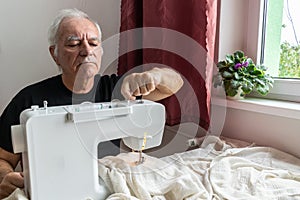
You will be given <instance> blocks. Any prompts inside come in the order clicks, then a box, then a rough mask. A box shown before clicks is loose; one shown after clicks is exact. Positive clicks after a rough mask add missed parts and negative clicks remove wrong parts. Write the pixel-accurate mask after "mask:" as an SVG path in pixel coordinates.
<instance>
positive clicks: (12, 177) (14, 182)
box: [0, 172, 24, 199]
mask: <svg viewBox="0 0 300 200" xmlns="http://www.w3.org/2000/svg"><path fill="white" fill-rule="evenodd" d="M23 187H24V177H23V175H22V174H21V173H20V172H11V173H8V174H6V176H5V177H4V178H3V180H2V182H1V184H0V198H1V199H2V198H4V197H7V196H9V195H10V194H11V193H12V192H13V191H14V190H15V189H16V188H23Z"/></svg>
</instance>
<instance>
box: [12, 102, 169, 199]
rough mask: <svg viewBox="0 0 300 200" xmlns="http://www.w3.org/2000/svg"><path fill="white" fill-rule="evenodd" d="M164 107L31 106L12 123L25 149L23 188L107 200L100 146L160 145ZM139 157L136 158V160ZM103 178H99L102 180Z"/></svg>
mask: <svg viewBox="0 0 300 200" xmlns="http://www.w3.org/2000/svg"><path fill="white" fill-rule="evenodd" d="M164 124H165V108H164V106H163V105H161V104H159V103H155V102H152V101H147V100H139V101H120V102H108V103H85V104H80V105H67V106H56V107H47V102H44V107H40V108H39V107H38V106H32V107H31V108H30V109H27V110H24V111H23V112H22V113H21V115H20V125H16V126H12V141H13V148H14V152H15V153H22V157H23V158H22V159H23V172H24V179H25V192H27V196H28V197H30V199H31V200H41V199H42V200H48V199H49V200H53V199H55V200H60V199H63V200H65V199H72V200H75V199H80V200H92V199H97V200H98V199H105V198H106V197H107V195H109V193H108V191H107V190H106V189H105V185H103V184H101V183H99V178H98V161H97V160H98V159H97V145H98V144H99V143H100V142H103V141H109V140H112V139H117V138H122V139H123V142H124V143H125V144H126V145H127V146H128V147H130V148H131V149H133V150H136V151H140V150H143V149H148V148H151V147H155V146H158V145H160V143H161V140H162V134H163V130H164ZM137 159H138V158H137ZM100 182H101V181H100Z"/></svg>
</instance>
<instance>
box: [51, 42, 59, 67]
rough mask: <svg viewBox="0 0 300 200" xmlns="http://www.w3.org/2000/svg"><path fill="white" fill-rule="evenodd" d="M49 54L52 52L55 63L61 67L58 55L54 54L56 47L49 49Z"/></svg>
mask: <svg viewBox="0 0 300 200" xmlns="http://www.w3.org/2000/svg"><path fill="white" fill-rule="evenodd" d="M49 52H50V54H51V57H52V58H53V60H54V62H55V63H56V65H57V66H59V62H58V60H57V55H55V53H54V52H55V45H53V46H50V47H49Z"/></svg>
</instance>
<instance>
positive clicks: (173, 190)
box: [99, 136, 300, 200]
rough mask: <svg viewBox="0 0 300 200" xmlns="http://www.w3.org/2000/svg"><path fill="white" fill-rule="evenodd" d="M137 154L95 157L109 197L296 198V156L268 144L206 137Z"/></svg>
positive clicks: (299, 164)
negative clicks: (188, 147) (185, 148)
mask: <svg viewBox="0 0 300 200" xmlns="http://www.w3.org/2000/svg"><path fill="white" fill-rule="evenodd" d="M137 159H138V155H137V154H135V153H129V154H120V155H119V156H117V157H106V158H104V159H102V160H100V161H99V163H100V165H99V174H100V176H101V177H102V178H104V181H105V182H106V183H107V184H108V186H109V188H110V189H111V192H112V193H115V194H113V195H111V196H110V197H109V198H108V199H124V200H125V199H132V200H133V199H136V198H138V199H143V200H144V199H145V200H147V199H168V200H177V199H178V200H181V199H215V200H219V199H220V200H221V199H230V200H231V199H247V200H251V199H253V200H254V199H255V200H258V199H259V200H260V199H263V200H276V199H278V200H279V199H280V200H289V199H293V200H297V199H300V160H299V159H298V158H296V157H293V156H291V155H289V154H286V153H284V152H281V151H278V150H276V149H272V148H268V147H245V148H231V147H230V146H229V145H226V144H225V143H224V142H222V141H220V140H219V139H218V138H216V137H212V136H210V137H207V138H206V139H205V140H204V142H203V144H202V148H199V149H196V150H192V151H189V152H184V153H180V154H175V155H172V156H168V157H165V158H161V159H156V158H153V157H148V156H146V162H145V163H144V164H142V165H138V166H134V163H133V162H134V161H135V160H137ZM121 194H122V195H123V196H122V195H121ZM124 195H125V196H124ZM124 197H126V198H124Z"/></svg>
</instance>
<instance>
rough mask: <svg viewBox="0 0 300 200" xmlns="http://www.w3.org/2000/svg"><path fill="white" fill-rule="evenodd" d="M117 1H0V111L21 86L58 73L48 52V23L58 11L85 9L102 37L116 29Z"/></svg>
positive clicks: (110, 34)
mask: <svg viewBox="0 0 300 200" xmlns="http://www.w3.org/2000/svg"><path fill="white" fill-rule="evenodd" d="M120 2H121V1H120V0H22V1H20V0H2V1H1V2H0V13H1V17H0V27H1V28H0V113H2V111H3V109H4V107H5V106H6V105H7V103H8V102H9V101H10V99H11V98H12V97H13V96H14V95H15V94H16V93H17V92H18V91H19V90H20V89H21V88H23V87H24V86H26V85H28V84H30V83H33V82H36V81H39V80H41V79H44V78H46V77H49V76H53V75H55V74H57V73H59V72H58V69H57V67H56V65H55V63H54V62H53V61H52V59H51V57H50V54H49V53H48V42H47V30H48V26H49V25H50V23H51V21H52V19H53V18H54V16H55V15H56V13H57V11H58V10H60V9H62V8H74V7H75V8H78V9H81V10H83V11H85V12H86V13H88V14H89V15H90V16H91V17H92V18H93V19H95V20H96V21H97V22H98V23H99V24H100V26H101V28H102V32H103V40H105V39H107V38H109V37H110V36H113V35H114V34H117V33H118V32H119V24H120ZM104 50H105V49H104ZM113 53H114V52H113ZM115 53H116V52H115ZM103 59H105V54H104V57H103Z"/></svg>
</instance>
